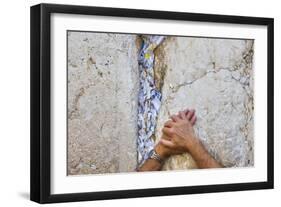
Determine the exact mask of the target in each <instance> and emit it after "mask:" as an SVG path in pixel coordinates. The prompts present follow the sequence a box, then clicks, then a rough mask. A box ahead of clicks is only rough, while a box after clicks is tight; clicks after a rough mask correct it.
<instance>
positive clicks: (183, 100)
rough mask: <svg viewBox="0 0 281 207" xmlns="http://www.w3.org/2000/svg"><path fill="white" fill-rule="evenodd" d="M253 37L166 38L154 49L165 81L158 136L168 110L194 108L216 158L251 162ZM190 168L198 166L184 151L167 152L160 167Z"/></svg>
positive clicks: (198, 127)
mask: <svg viewBox="0 0 281 207" xmlns="http://www.w3.org/2000/svg"><path fill="white" fill-rule="evenodd" d="M253 43H254V42H253V40H237V39H235V40H234V39H212V38H191V37H169V38H167V39H166V41H165V42H164V43H163V44H162V45H161V46H160V47H159V48H158V49H157V50H159V51H158V53H159V55H158V56H157V57H158V58H156V62H155V68H156V70H155V71H156V73H159V71H161V69H162V70H163V69H165V72H163V71H162V72H161V74H160V75H158V77H162V79H163V80H162V82H163V86H162V105H161V109H160V114H159V116H158V123H157V130H156V138H157V140H159V138H160V137H161V129H162V127H163V124H164V123H165V121H166V120H167V119H168V117H169V115H171V114H174V113H177V112H178V111H179V110H183V109H185V108H194V109H195V110H196V114H197V123H196V125H195V131H196V132H197V135H198V137H199V138H200V139H201V141H202V142H203V144H204V145H205V147H206V148H207V150H208V151H209V152H210V153H211V154H212V155H213V156H214V157H215V158H216V159H217V160H218V161H219V162H221V163H222V164H223V165H224V166H226V167H234V166H236V167H243V166H252V165H253V163H254V160H253V144H254V143H253V109H254V105H253V70H252V56H253ZM163 74H164V75H163ZM161 75H162V76H161ZM158 82H161V79H160V81H159V80H158ZM188 168H196V164H195V163H194V161H193V160H192V158H191V157H190V155H189V154H185V155H178V156H174V157H171V159H169V160H168V161H167V162H166V163H165V166H164V168H163V169H166V170H168V169H188Z"/></svg>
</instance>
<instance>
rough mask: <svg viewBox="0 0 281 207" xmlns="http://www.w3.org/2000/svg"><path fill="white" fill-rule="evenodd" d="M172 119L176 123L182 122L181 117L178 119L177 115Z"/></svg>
mask: <svg viewBox="0 0 281 207" xmlns="http://www.w3.org/2000/svg"><path fill="white" fill-rule="evenodd" d="M171 119H172V120H173V121H174V122H177V121H180V117H178V116H177V115H172V116H171Z"/></svg>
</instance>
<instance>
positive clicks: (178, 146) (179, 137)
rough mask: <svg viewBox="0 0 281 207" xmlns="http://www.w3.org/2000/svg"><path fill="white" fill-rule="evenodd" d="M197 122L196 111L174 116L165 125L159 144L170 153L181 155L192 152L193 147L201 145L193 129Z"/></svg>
mask: <svg viewBox="0 0 281 207" xmlns="http://www.w3.org/2000/svg"><path fill="white" fill-rule="evenodd" d="M195 122H196V116H195V110H185V111H180V112H179V113H178V114H177V115H172V116H171V120H169V121H167V122H166V123H165V124H164V128H163V130H162V132H163V138H161V139H160V141H159V143H160V144H161V145H163V146H164V147H165V148H167V149H168V150H167V151H169V152H170V153H173V152H177V153H178V154H181V153H183V152H187V151H190V149H192V147H193V146H195V145H197V144H199V140H198V139H197V137H196V135H195V133H194V129H193V125H194V124H195Z"/></svg>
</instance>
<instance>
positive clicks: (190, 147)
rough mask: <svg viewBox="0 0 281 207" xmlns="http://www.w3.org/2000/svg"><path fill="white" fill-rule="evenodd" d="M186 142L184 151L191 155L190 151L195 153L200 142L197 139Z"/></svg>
mask: <svg viewBox="0 0 281 207" xmlns="http://www.w3.org/2000/svg"><path fill="white" fill-rule="evenodd" d="M188 140H189V141H188V142H187V143H186V144H185V149H186V151H188V152H189V153H192V151H196V150H197V148H199V147H200V146H201V142H200V140H199V139H198V138H197V137H192V138H188Z"/></svg>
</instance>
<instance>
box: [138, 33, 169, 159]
mask: <svg viewBox="0 0 281 207" xmlns="http://www.w3.org/2000/svg"><path fill="white" fill-rule="evenodd" d="M141 37H142V40H143V43H142V48H141V50H140V53H139V59H138V62H139V68H140V88H139V97H138V139H137V145H138V162H139V164H142V163H143V162H144V161H145V160H146V159H148V156H149V153H150V152H151V150H152V149H153V147H154V140H153V137H154V133H155V128H156V121H157V116H158V112H159V109H160V105H161V97H162V95H161V91H159V88H157V87H156V84H155V71H154V57H155V54H154V51H155V49H156V48H157V47H158V46H159V45H160V44H161V43H162V42H163V41H164V39H165V37H164V36H156V35H142V36H141ZM160 76H161V77H163V73H162V75H160ZM161 84H163V83H159V84H158V86H159V87H160V85H161Z"/></svg>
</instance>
